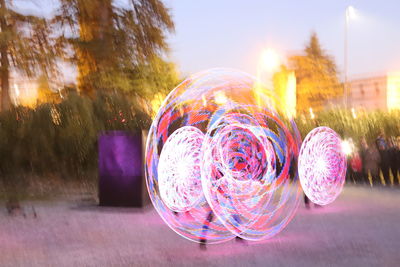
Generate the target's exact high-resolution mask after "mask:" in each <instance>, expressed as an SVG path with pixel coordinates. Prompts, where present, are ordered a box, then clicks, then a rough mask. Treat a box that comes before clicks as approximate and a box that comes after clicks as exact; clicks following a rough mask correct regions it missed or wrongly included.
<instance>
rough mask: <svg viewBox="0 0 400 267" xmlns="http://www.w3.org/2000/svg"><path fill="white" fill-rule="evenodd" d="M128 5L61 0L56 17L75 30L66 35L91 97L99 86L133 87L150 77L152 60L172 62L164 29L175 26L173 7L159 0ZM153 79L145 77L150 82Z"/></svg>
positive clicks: (100, 0)
mask: <svg viewBox="0 0 400 267" xmlns="http://www.w3.org/2000/svg"><path fill="white" fill-rule="evenodd" d="M128 3H129V5H122V4H121V3H118V1H112V0H96V1H94V0H90V1H89V0H61V9H60V13H59V15H58V16H56V17H55V20H54V21H55V22H56V23H59V24H61V26H64V25H69V28H70V29H71V30H72V35H71V34H70V33H69V32H68V31H64V35H63V37H62V38H64V39H65V40H67V41H68V42H69V43H70V44H72V45H73V48H74V49H73V53H72V54H73V56H72V59H73V60H74V61H75V62H76V64H77V66H78V88H79V90H80V91H81V92H83V93H84V94H86V95H89V96H93V95H94V93H95V91H96V90H101V91H103V92H104V91H113V90H118V89H121V90H122V91H132V89H133V88H138V87H134V85H135V84H137V83H138V82H139V81H140V80H142V81H143V79H145V78H146V77H147V76H146V74H144V73H148V71H149V68H148V66H149V64H152V63H154V62H155V63H156V64H160V65H163V64H164V66H166V65H168V64H169V63H166V62H165V63H161V62H160V61H162V60H161V56H163V55H164V52H166V51H167V44H166V41H165V37H166V36H165V32H166V31H169V32H171V31H173V29H174V24H173V21H172V19H171V16H170V13H169V10H168V9H167V8H166V7H165V6H164V4H163V3H162V2H161V1H160V0H130V1H128ZM152 77H154V76H152ZM138 78H139V79H138ZM151 82H152V79H146V83H151ZM146 83H145V84H146ZM157 85H158V84H157ZM154 89H156V88H154ZM154 89H153V90H154ZM147 92H148V90H147V89H141V91H136V92H134V93H135V94H137V95H138V96H142V97H146V96H147V94H146V93H147Z"/></svg>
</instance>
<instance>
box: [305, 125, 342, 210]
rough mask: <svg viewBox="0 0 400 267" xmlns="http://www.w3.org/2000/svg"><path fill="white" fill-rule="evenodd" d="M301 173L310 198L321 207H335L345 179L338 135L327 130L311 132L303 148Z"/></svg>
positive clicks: (321, 129) (325, 128)
mask: <svg viewBox="0 0 400 267" xmlns="http://www.w3.org/2000/svg"><path fill="white" fill-rule="evenodd" d="M298 169H299V177H300V183H301V186H302V187H303V190H304V193H305V194H306V195H307V197H308V198H309V199H310V200H311V201H312V202H314V203H316V204H319V205H327V204H329V203H332V202H333V201H334V200H335V199H336V198H337V196H338V195H339V194H340V192H341V191H342V188H343V184H344V182H345V175H346V156H345V154H344V153H343V151H342V141H341V139H340V137H339V135H338V134H337V133H336V132H335V131H333V130H332V129H330V128H328V127H318V128H315V129H313V130H312V131H311V132H309V133H308V135H307V136H306V138H305V139H304V141H303V144H302V145H301V149H300V154H299V166H298Z"/></svg>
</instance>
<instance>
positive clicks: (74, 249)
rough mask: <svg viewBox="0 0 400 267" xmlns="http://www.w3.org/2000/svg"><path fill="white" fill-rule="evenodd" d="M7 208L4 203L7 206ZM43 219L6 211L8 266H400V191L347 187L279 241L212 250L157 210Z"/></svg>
mask: <svg viewBox="0 0 400 267" xmlns="http://www.w3.org/2000/svg"><path fill="white" fill-rule="evenodd" d="M0 204H1V206H4V203H0ZM31 204H32V205H33V206H34V207H35V208H36V212H37V215H38V217H37V218H34V217H33V214H32V212H31V211H30V210H29V209H28V210H27V218H24V217H23V216H14V217H11V216H8V215H6V212H5V210H4V209H2V210H1V212H0V266H205V265H210V266H253V265H258V266H314V265H317V266H399V265H400V189H398V188H395V189H393V188H378V189H376V188H374V189H371V188H369V187H346V188H345V189H344V191H343V193H342V195H341V196H340V197H339V198H338V199H337V200H336V202H334V203H333V204H331V205H330V206H328V207H324V208H319V209H314V208H313V209H310V210H306V209H305V208H304V205H302V206H301V207H300V208H299V210H298V212H297V215H296V216H295V218H294V219H293V221H292V222H291V223H290V224H289V225H288V227H287V228H286V229H285V230H284V231H283V232H281V233H280V234H278V236H276V237H275V238H272V239H270V240H268V241H263V242H257V243H255V242H237V241H235V240H232V241H230V242H227V243H224V244H219V245H210V246H208V247H207V250H201V249H199V245H198V244H196V243H192V242H190V241H187V240H185V239H183V238H181V237H180V236H178V235H176V234H175V233H174V232H173V231H172V230H170V229H169V228H168V227H167V226H166V225H165V224H164V223H163V222H162V220H161V218H160V217H159V216H158V214H157V213H156V212H155V211H154V210H153V209H152V208H147V209H144V210H141V209H121V208H100V207H95V206H91V205H89V204H88V203H86V204H85V203H82V201H71V200H70V201H58V202H33V203H25V207H29V206H30V205H31Z"/></svg>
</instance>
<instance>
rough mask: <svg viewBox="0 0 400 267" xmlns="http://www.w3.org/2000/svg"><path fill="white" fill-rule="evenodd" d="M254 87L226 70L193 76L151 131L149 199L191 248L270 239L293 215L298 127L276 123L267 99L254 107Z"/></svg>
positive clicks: (298, 191) (297, 193) (241, 75)
mask: <svg viewBox="0 0 400 267" xmlns="http://www.w3.org/2000/svg"><path fill="white" fill-rule="evenodd" d="M257 86H258V84H257V82H256V79H254V78H253V77H251V76H249V75H247V74H245V73H243V72H240V71H235V70H230V69H212V70H209V71H205V72H201V73H198V74H195V75H193V76H191V77H189V78H188V79H186V80H185V81H184V82H182V83H181V84H180V85H179V86H178V87H177V88H175V89H174V90H173V91H172V92H171V93H170V94H169V95H168V97H167V98H166V100H165V101H164V103H163V104H162V106H161V108H160V110H159V111H158V113H157V115H156V117H155V119H154V121H153V123H152V126H151V128H150V130H149V134H148V139H147V144H146V166H145V174H146V183H147V187H148V191H149V195H150V199H151V201H152V203H153V205H154V207H155V209H156V210H157V212H158V213H159V215H160V216H161V218H162V219H163V220H164V222H165V223H166V224H167V225H168V226H169V227H170V228H171V229H172V230H174V231H175V232H176V233H178V234H179V235H181V236H183V237H185V238H187V239H189V240H191V241H194V242H202V241H203V240H207V243H218V242H224V241H227V240H229V239H231V238H233V237H235V236H240V237H242V238H244V239H247V240H261V239H265V238H269V237H272V236H274V235H275V234H277V233H278V232H279V231H281V230H282V229H283V228H284V227H285V226H286V225H287V224H288V223H289V222H290V220H291V219H292V217H293V215H294V214H295V212H296V209H297V206H298V203H299V200H300V196H301V187H300V182H299V180H298V176H297V171H296V163H297V157H298V151H299V147H300V139H299V138H298V136H299V135H298V131H297V127H296V124H295V123H294V121H293V120H282V119H281V118H280V117H279V116H278V112H277V111H275V109H274V105H272V104H273V103H275V101H276V100H275V99H274V98H273V96H272V95H266V94H264V93H261V92H259V93H258V94H259V95H258V98H259V99H258V101H256V99H255V97H254V89H255V88H256V87H257ZM258 91H259V90H258ZM265 93H267V91H266V92H265ZM260 103H262V104H260ZM284 121H286V122H289V123H290V124H289V125H285V123H284Z"/></svg>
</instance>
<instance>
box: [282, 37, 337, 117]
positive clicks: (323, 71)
mask: <svg viewBox="0 0 400 267" xmlns="http://www.w3.org/2000/svg"><path fill="white" fill-rule="evenodd" d="M289 62H290V68H291V69H293V70H294V71H295V73H296V83H297V110H298V111H299V112H306V111H307V110H308V109H309V108H310V107H312V108H313V109H314V110H316V111H318V110H321V109H323V107H324V106H325V105H326V104H327V101H329V100H330V99H333V98H337V97H340V96H341V95H342V94H343V87H342V85H341V83H340V82H339V79H338V71H337V67H336V64H335V62H334V60H333V58H332V57H331V56H330V55H328V54H327V53H326V51H324V50H323V49H322V48H321V45H320V43H319V40H318V37H317V35H316V34H315V33H313V34H312V35H311V37H310V40H309V42H308V44H307V45H306V47H305V49H304V54H303V55H295V56H292V57H291V58H289Z"/></svg>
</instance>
